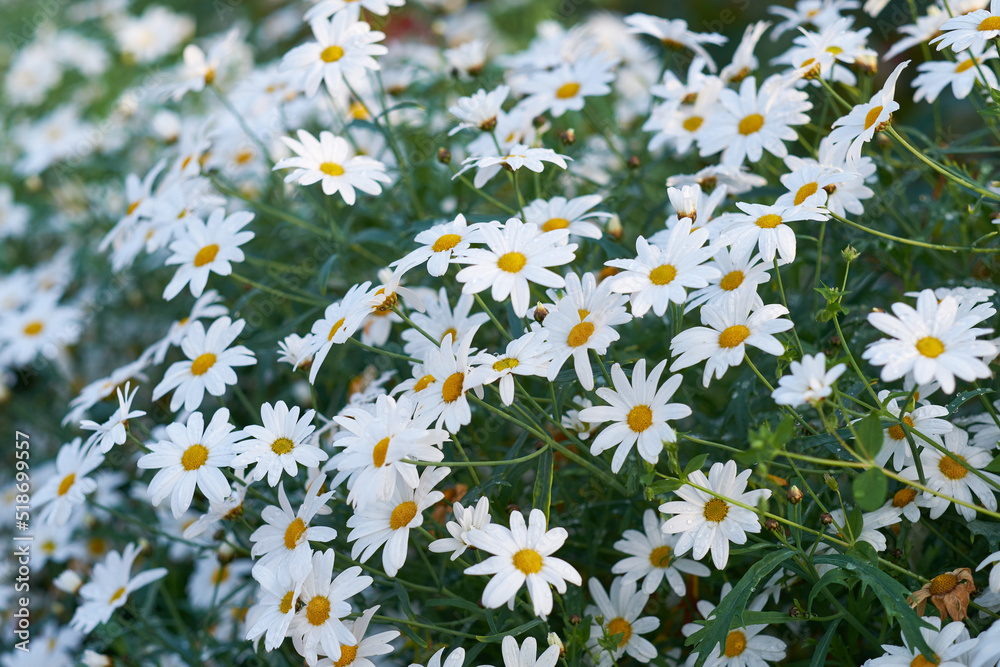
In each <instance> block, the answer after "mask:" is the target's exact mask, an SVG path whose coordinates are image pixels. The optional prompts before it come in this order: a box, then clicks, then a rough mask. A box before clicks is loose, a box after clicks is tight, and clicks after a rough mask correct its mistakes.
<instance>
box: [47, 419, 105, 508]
mask: <svg viewBox="0 0 1000 667" xmlns="http://www.w3.org/2000/svg"><path fill="white" fill-rule="evenodd" d="M102 463H104V455H103V454H102V453H101V452H100V451H98V450H97V449H96V448H94V447H84V446H83V441H82V440H81V439H80V438H74V439H73V441H72V442H67V443H66V444H64V445H63V446H62V447H60V448H59V453H58V454H56V461H55V470H54V471H53V473H52V476H51V477H49V478H48V481H46V482H45V483H44V484H43V485H42V486H41V488H39V489H38V491H36V492H35V493H34V495H33V496H32V499H31V500H32V503H33V504H34V506H35V508H36V509H37V510H38V511H39V515H38V516H39V519H40V520H41V521H43V522H46V523H52V524H54V525H57V526H62V525H65V524H66V522H67V521H69V518H70V516H71V515H72V513H73V509H74V508H75V507H76V506H77V505H81V504H83V501H84V500H85V499H86V496H87V494H89V493H91V492H92V491H94V489H96V488H97V482H96V481H94V479H93V478H91V477H88V475H89V474H90V473H91V472H93V471H94V470H95V469H97V468H98V467H99V466H100V465H101V464H102Z"/></svg>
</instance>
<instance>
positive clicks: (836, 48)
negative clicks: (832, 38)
mask: <svg viewBox="0 0 1000 667" xmlns="http://www.w3.org/2000/svg"><path fill="white" fill-rule="evenodd" d="M826 52H827V53H832V54H833V55H835V56H839V55H840V54H841V53H843V52H844V50H843V49H842V48H840V47H839V46H828V47H826Z"/></svg>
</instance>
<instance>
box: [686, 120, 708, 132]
mask: <svg viewBox="0 0 1000 667" xmlns="http://www.w3.org/2000/svg"><path fill="white" fill-rule="evenodd" d="M704 122H705V119H704V118H702V117H701V116H689V117H688V118H686V119H685V120H684V122H683V123H681V125H682V126H683V127H684V129H685V130H687V131H688V132H697V131H698V128H700V127H701V124H702V123H704Z"/></svg>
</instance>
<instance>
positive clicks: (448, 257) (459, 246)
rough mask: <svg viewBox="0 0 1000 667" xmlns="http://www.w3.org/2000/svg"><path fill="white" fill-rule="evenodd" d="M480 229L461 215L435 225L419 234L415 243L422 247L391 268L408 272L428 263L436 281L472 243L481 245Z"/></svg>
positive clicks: (428, 269)
mask: <svg viewBox="0 0 1000 667" xmlns="http://www.w3.org/2000/svg"><path fill="white" fill-rule="evenodd" d="M479 228H480V225H478V224H474V225H471V226H470V225H468V224H467V223H466V222H465V216H464V215H462V214H461V213H459V214H458V215H457V216H456V217H455V219H454V220H452V221H451V222H445V223H443V224H439V225H434V226H433V227H431V228H430V229H427V230H424V231H422V232H420V233H419V234H417V236H416V238H415V239H414V240H415V241H416V242H417V243H419V244H421V247H419V248H417V249H416V250H413V251H411V252H410V253H409V254H408V255H406V256H405V257H403V258H402V259H398V260H396V261H395V262H393V263H392V264H390V265H389V266H392V267H396V266H403V267H406V269H405V270H409V269H410V268H413V267H416V266H419V265H421V264H423V263H424V262H426V263H427V273H429V274H430V275H432V276H434V277H435V278H437V277H440V276H443V275H444V274H445V273H446V272H447V271H448V266H449V265H450V264H451V263H452V262H453V261H455V258H456V257H459V256H461V255H462V253H464V252H465V251H466V250H468V249H469V246H471V245H472V244H473V243H482V234H481V233H480V231H479Z"/></svg>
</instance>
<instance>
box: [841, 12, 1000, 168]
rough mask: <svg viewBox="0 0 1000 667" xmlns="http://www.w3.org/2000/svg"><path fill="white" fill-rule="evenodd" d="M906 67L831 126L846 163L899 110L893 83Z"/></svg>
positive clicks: (902, 65) (903, 64)
mask: <svg viewBox="0 0 1000 667" xmlns="http://www.w3.org/2000/svg"><path fill="white" fill-rule="evenodd" d="M994 1H998V0H994ZM998 21H1000V19H998ZM909 64H910V61H909V60H906V61H904V62H901V63H900V64H899V65H897V66H896V69H894V70H893V71H892V74H890V75H889V78H887V79H886V80H885V84H884V85H883V86H882V90H880V91H879V92H877V93H876V94H875V95H874V96H872V98H871V100H870V101H868V102H866V103H864V104H858V105H855V106H854V108H853V109H851V112H850V113H849V114H847V115H846V116H843V117H841V118H838V119H837V120H835V121H834V122H833V131H831V132H830V142H831V143H832V144H833V146H834V150H836V151H837V152H840V153H841V154H845V153H846V155H847V159H848V160H849V161H852V162H857V161H858V160H859V159H860V158H861V148H862V147H863V146H864V145H865V144H866V143H868V142H869V141H871V140H872V137H874V136H875V133H876V132H878V131H879V130H882V129H883V128H884V127H886V125H888V123H889V119H890V117H891V116H892V113H893V112H894V111H896V110H897V109H899V102H897V101H896V100H895V99H893V97H894V96H895V94H896V81H897V80H898V79H899V75H900V73H901V72H902V71H903V70H904V69H905V68H906V66H907V65H909Z"/></svg>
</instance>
